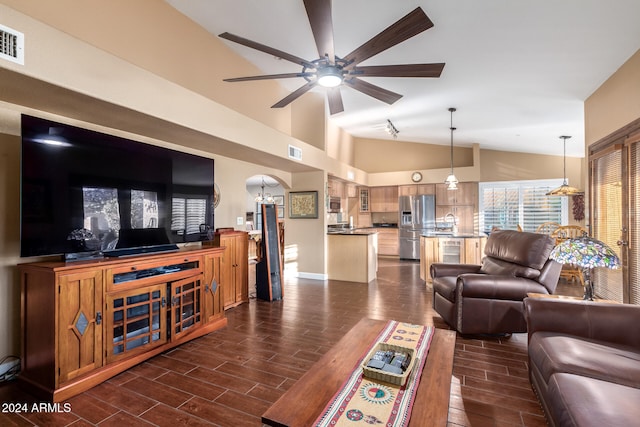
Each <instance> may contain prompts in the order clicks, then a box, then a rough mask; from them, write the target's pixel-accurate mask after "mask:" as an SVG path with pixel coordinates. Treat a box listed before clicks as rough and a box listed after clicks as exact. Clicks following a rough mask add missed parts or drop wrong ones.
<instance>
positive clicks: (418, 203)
mask: <svg viewBox="0 0 640 427" xmlns="http://www.w3.org/2000/svg"><path fill="white" fill-rule="evenodd" d="M399 203H400V205H399V206H398V213H399V215H400V218H399V219H398V228H399V232H398V237H399V240H400V259H412V260H417V259H420V235H422V234H424V233H429V232H433V231H434V230H435V227H436V198H435V196H434V195H425V194H421V195H418V196H400V198H399Z"/></svg>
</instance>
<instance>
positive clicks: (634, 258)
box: [628, 142, 640, 304]
mask: <svg viewBox="0 0 640 427" xmlns="http://www.w3.org/2000/svg"><path fill="white" fill-rule="evenodd" d="M630 163H631V164H630V167H629V174H630V179H629V197H630V200H629V223H630V227H629V258H628V263H629V302H630V303H631V304H640V143H637V142H636V143H635V144H633V145H631V161H630Z"/></svg>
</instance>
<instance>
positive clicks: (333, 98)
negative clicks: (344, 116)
mask: <svg viewBox="0 0 640 427" xmlns="http://www.w3.org/2000/svg"><path fill="white" fill-rule="evenodd" d="M327 100H328V101H329V114H331V115H334V114H338V113H342V112H343V111H344V105H342V95H341V94H340V89H339V88H337V87H331V88H328V90H327Z"/></svg>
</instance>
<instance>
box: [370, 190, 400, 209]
mask: <svg viewBox="0 0 640 427" xmlns="http://www.w3.org/2000/svg"><path fill="white" fill-rule="evenodd" d="M369 199H370V201H371V207H370V210H371V212H398V186H395V185H394V186H386V187H370V188H369Z"/></svg>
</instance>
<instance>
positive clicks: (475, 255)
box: [464, 237, 487, 264]
mask: <svg viewBox="0 0 640 427" xmlns="http://www.w3.org/2000/svg"><path fill="white" fill-rule="evenodd" d="M486 242H487V238H486V237H468V238H466V239H464V263H465V264H482V257H483V256H484V246H485V243H486Z"/></svg>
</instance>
